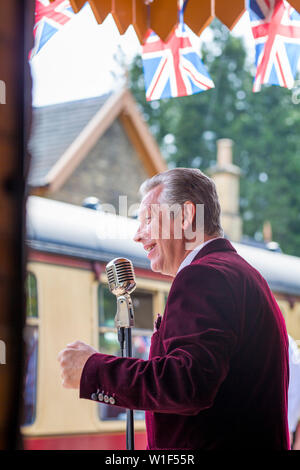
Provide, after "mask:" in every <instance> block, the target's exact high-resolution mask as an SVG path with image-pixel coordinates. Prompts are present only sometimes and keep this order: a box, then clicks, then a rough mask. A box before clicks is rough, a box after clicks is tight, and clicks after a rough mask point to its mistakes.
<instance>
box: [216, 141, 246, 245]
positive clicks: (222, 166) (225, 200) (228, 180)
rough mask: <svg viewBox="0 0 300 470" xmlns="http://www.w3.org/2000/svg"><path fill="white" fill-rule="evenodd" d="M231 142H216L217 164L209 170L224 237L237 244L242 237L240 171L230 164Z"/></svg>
mask: <svg viewBox="0 0 300 470" xmlns="http://www.w3.org/2000/svg"><path fill="white" fill-rule="evenodd" d="M232 147H233V142H232V140H230V139H219V140H217V164H216V165H215V166H214V167H212V168H209V174H210V176H211V177H212V178H213V180H214V182H215V184H216V188H217V193H218V196H219V201H220V205H221V224H222V227H223V229H224V232H225V236H226V237H228V238H229V240H232V241H235V242H238V241H239V240H240V239H241V237H242V220H241V217H240V214H239V199H240V175H241V170H240V168H239V167H238V166H236V165H234V164H233V163H232Z"/></svg>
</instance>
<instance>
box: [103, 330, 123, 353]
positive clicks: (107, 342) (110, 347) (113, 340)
mask: <svg viewBox="0 0 300 470" xmlns="http://www.w3.org/2000/svg"><path fill="white" fill-rule="evenodd" d="M99 348H100V352H101V353H104V354H112V355H114V356H120V355H121V353H120V344H119V341H118V335H117V333H116V332H114V331H107V332H105V333H100V334H99Z"/></svg>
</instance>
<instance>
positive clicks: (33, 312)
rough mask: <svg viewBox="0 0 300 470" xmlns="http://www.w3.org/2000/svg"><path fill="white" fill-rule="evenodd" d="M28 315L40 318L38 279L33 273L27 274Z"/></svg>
mask: <svg viewBox="0 0 300 470" xmlns="http://www.w3.org/2000/svg"><path fill="white" fill-rule="evenodd" d="M26 297H27V302H26V314H27V317H35V318H37V316H38V298H37V282H36V277H35V275H34V274H32V273H28V274H27V278H26Z"/></svg>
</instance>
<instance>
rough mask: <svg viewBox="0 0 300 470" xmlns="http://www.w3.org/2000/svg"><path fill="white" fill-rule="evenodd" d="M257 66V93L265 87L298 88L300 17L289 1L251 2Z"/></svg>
mask: <svg viewBox="0 0 300 470" xmlns="http://www.w3.org/2000/svg"><path fill="white" fill-rule="evenodd" d="M248 11H249V15H250V21H251V27H252V33H253V37H254V41H255V49H256V58H255V63H256V66H257V70H256V76H255V79H254V83H253V91H254V92H256V91H259V90H260V89H261V85H262V84H263V83H269V84H271V85H279V86H282V87H286V88H292V87H293V86H294V80H295V76H296V73H297V66H298V61H299V56H300V14H299V13H297V11H296V10H295V9H294V8H292V7H291V6H290V5H289V4H288V2H286V1H285V0H248Z"/></svg>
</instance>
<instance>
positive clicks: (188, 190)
mask: <svg viewBox="0 0 300 470" xmlns="http://www.w3.org/2000/svg"><path fill="white" fill-rule="evenodd" d="M158 185H162V187H163V189H162V192H161V194H160V203H166V204H170V205H171V206H172V205H180V206H182V205H183V204H184V203H185V202H187V201H191V202H193V203H194V204H195V205H197V204H204V231H205V233H206V234H207V235H219V236H222V235H223V229H222V227H221V222H220V213H221V208H220V204H219V199H218V195H217V191H216V186H215V183H214V181H213V180H212V179H211V178H209V177H208V176H206V175H205V174H204V173H202V171H200V170H198V169H196V168H173V169H171V170H167V171H164V172H162V173H158V174H157V175H154V176H153V177H152V178H149V179H147V180H146V181H144V182H143V184H142V185H141V187H140V194H141V196H142V197H144V196H145V195H146V194H147V193H148V192H149V191H150V190H151V189H153V188H155V187H156V186H158Z"/></svg>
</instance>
